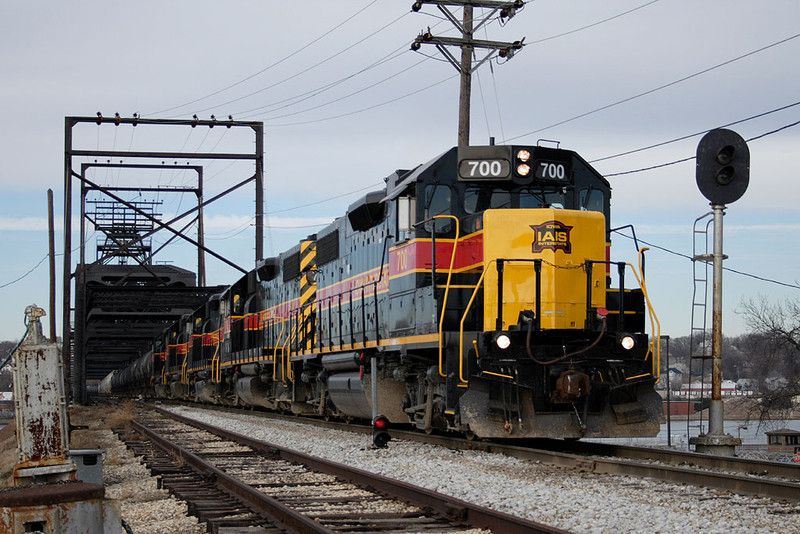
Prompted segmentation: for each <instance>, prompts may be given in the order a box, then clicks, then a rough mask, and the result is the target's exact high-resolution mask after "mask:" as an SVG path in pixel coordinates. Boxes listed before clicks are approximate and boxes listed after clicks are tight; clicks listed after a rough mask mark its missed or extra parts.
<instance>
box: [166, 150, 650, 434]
mask: <svg viewBox="0 0 800 534" xmlns="http://www.w3.org/2000/svg"><path fill="white" fill-rule="evenodd" d="M385 183H386V187H385V188H384V189H382V190H379V191H374V192H370V193H368V194H366V195H364V196H363V197H362V198H361V199H359V200H358V201H356V202H354V203H353V204H351V205H350V206H349V208H348V210H347V213H346V215H345V216H343V217H340V218H338V219H336V220H335V221H333V222H332V223H331V224H330V225H328V226H326V227H325V228H324V229H322V230H320V231H319V232H318V233H316V234H314V235H311V236H308V237H307V238H306V239H304V240H302V241H301V242H300V243H298V244H297V245H295V246H294V247H293V248H292V249H290V250H288V251H286V252H284V253H282V254H280V255H279V256H277V257H275V258H269V259H267V260H264V261H262V262H260V263H259V265H258V266H257V268H256V269H255V270H254V271H252V272H250V273H248V274H247V275H246V276H244V277H243V278H242V279H240V280H239V281H238V282H236V283H235V284H233V285H232V286H230V288H229V289H228V290H227V291H226V292H225V293H223V294H221V295H218V296H215V297H214V298H212V299H211V300H210V301H209V302H208V303H207V304H206V306H205V307H203V308H202V309H200V310H197V311H196V312H195V314H194V315H193V316H191V317H186V318H185V319H184V320H182V321H181V323H180V324H177V325H175V326H174V327H173V329H171V330H170V331H168V332H167V333H166V336H167V337H168V338H169V339H166V340H164V341H162V342H161V343H162V344H163V345H164V346H166V357H165V358H164V361H163V368H159V367H160V366H159V364H158V362H159V358H158V357H157V356H156V357H154V361H155V362H156V363H155V364H154V366H153V374H154V379H153V382H154V383H158V384H160V387H161V394H166V395H171V396H175V397H191V398H195V399H199V400H203V401H207V402H216V403H228V404H245V405H250V406H263V407H267V408H272V409H279V410H287V411H288V410H291V411H293V412H295V413H298V414H308V415H317V416H323V417H340V418H345V419H369V418H370V417H371V414H372V413H373V401H372V392H373V388H374V389H375V392H376V396H377V402H378V408H379V410H380V412H381V413H382V414H384V415H385V416H386V417H388V419H389V420H390V421H391V422H392V423H393V424H401V423H404V424H410V425H413V426H414V427H416V428H418V429H420V430H424V431H426V432H432V431H435V430H441V431H458V432H463V433H467V434H468V435H470V436H478V437H486V438H494V437H517V438H522V437H555V438H580V437H627V436H632V437H633V436H653V435H655V434H657V432H658V430H659V424H660V420H661V417H662V404H661V399H660V397H659V396H658V394H657V393H656V392H655V390H654V385H655V383H656V382H657V380H658V369H659V362H658V347H657V343H654V342H653V340H651V339H649V337H648V335H647V334H646V332H645V324H646V320H647V319H648V315H650V320H651V321H653V322H654V324H655V322H656V321H655V319H654V316H653V315H652V310H651V308H650V307H649V303H648V301H647V298H646V290H645V288H644V287H643V280H642V279H641V276H639V273H638V271H637V268H636V267H635V266H632V265H629V264H626V263H623V262H615V261H612V260H611V254H610V249H611V246H610V215H611V210H610V206H611V187H610V185H609V183H608V182H607V181H606V180H605V179H604V178H603V177H602V176H601V175H600V174H599V173H598V172H597V171H596V170H594V169H593V168H592V167H591V166H590V165H589V164H588V163H587V162H586V161H584V160H583V159H582V158H581V157H580V156H579V155H578V154H576V153H575V152H573V151H569V150H562V149H558V148H551V147H543V146H494V145H492V146H483V147H479V146H473V147H455V148H452V149H450V150H448V151H446V152H445V153H443V154H441V155H440V156H438V157H436V158H434V159H432V160H431V161H429V162H427V163H425V164H423V165H420V166H418V167H416V168H414V169H412V170H398V171H396V172H394V173H392V174H391V175H389V176H388V177H387V178H386V179H385ZM631 275H634V276H633V277H632V276H631ZM632 278H635V279H636V280H635V281H636V282H638V284H632V283H630V282H631V279H632ZM626 282H628V283H629V285H631V286H632V287H631V288H628V287H627V286H626ZM154 354H158V352H157V350H155V352H154ZM372 366H376V369H377V383H376V384H373V383H372V379H371V373H369V372H365V371H367V370H371V368H372ZM159 373H161V376H160V377H158V376H156V375H158V374H159ZM176 383H179V384H180V385H177V384H176Z"/></svg>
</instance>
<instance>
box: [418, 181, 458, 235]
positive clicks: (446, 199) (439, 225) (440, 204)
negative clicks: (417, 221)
mask: <svg viewBox="0 0 800 534" xmlns="http://www.w3.org/2000/svg"><path fill="white" fill-rule="evenodd" d="M451 196H452V195H451V192H450V188H449V187H448V186H446V185H441V184H432V185H428V186H426V187H425V195H424V202H425V213H424V215H423V216H424V219H425V220H429V219H431V218H432V217H434V216H436V215H450V214H451V213H452V211H451V208H450V203H451ZM435 222H436V233H437V234H440V233H447V232H450V231H452V229H453V220H452V219H450V218H444V219H437V220H436V221H435ZM433 228H434V226H433V221H430V222H427V223H425V229H426V230H427V231H429V232H431V231H433Z"/></svg>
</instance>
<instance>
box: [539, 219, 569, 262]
mask: <svg viewBox="0 0 800 534" xmlns="http://www.w3.org/2000/svg"><path fill="white" fill-rule="evenodd" d="M531 228H532V229H533V244H532V246H531V250H532V252H533V253H534V254H536V253H539V252H542V251H543V250H546V249H550V250H553V251H555V250H563V251H564V252H565V253H567V254H569V253H571V252H572V243H571V242H570V239H569V234H570V232H571V231H572V228H573V227H572V226H567V225H566V224H564V223H562V222H559V221H549V222H546V223H542V224H537V225H535V226H534V225H531Z"/></svg>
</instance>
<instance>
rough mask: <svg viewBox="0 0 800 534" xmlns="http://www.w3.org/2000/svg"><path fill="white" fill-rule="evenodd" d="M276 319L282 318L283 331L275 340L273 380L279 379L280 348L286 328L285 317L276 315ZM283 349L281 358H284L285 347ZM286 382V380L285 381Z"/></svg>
mask: <svg viewBox="0 0 800 534" xmlns="http://www.w3.org/2000/svg"><path fill="white" fill-rule="evenodd" d="M274 319H280V321H281V331H280V333H279V334H278V339H276V340H275V346H274V347H273V349H272V381H273V382H277V381H278V373H277V371H278V348H279V344H280V342H281V338H282V337H283V331H284V330H285V329H286V319H285V318H283V317H274ZM280 349H281V358H283V347H280ZM281 368H283V364H281ZM284 382H285V381H284Z"/></svg>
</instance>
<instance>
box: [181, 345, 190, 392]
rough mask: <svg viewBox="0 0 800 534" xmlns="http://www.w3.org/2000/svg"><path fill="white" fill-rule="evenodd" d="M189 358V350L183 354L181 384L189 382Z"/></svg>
mask: <svg viewBox="0 0 800 534" xmlns="http://www.w3.org/2000/svg"><path fill="white" fill-rule="evenodd" d="M188 359H189V352H188V351H187V352H186V354H185V355H184V356H183V363H182V364H181V384H183V385H188V384H189V377H188V376H187V374H186V364H187V360H188Z"/></svg>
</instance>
